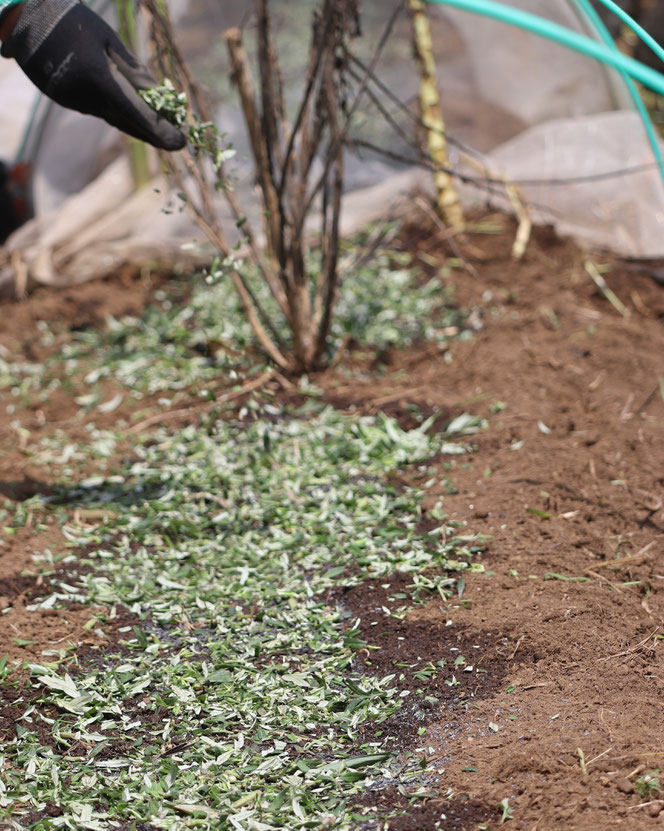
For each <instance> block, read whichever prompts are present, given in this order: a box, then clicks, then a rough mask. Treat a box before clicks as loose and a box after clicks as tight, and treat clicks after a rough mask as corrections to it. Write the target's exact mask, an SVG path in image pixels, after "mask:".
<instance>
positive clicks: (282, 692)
mask: <svg viewBox="0 0 664 831" xmlns="http://www.w3.org/2000/svg"><path fill="white" fill-rule="evenodd" d="M412 277H413V273H412V272H409V271H407V270H402V271H398V270H397V271H395V270H394V269H393V268H390V267H389V260H388V259H387V258H386V257H383V258H382V259H381V258H379V260H378V266H377V267H375V268H374V270H373V271H372V272H369V271H366V272H361V273H359V275H358V277H357V279H356V280H355V282H351V283H350V285H349V287H348V292H347V297H348V298H349V300H348V301H347V302H346V305H342V308H341V310H340V317H339V319H338V323H337V326H338V335H339V336H340V337H341V336H342V335H343V333H344V331H350V332H354V331H355V330H356V327H357V328H358V329H359V328H361V327H362V326H363V325H364V322H366V321H362V320H359V318H361V317H363V316H366V318H367V320H371V321H372V323H371V325H372V326H374V327H378V328H379V329H380V331H381V332H382V336H381V337H382V341H383V343H382V344H380V345H381V346H382V345H384V343H385V342H387V343H397V342H399V340H400V339H402V338H403V337H404V333H406V336H407V337H408V338H410V337H411V336H412V337H417V338H419V337H422V336H425V337H427V336H431V337H435V336H436V333H437V331H438V330H439V329H440V328H441V327H442V326H446V325H449V324H450V323H451V322H455V321H456V320H458V315H456V313H452V312H448V311H447V310H446V309H445V307H444V304H443V303H442V299H441V297H440V295H441V291H440V283H439V282H438V281H431V282H430V283H428V284H426V285H425V286H423V287H420V289H417V288H416V287H415V283H412V282H411V278H412ZM377 285H379V286H380V285H382V286H383V291H382V298H383V301H384V306H383V307H382V308H381V309H379V308H374V306H373V305H372V304H374V305H375V304H376V303H377V302H378V301H377V300H376V299H375V298H376V296H381V291H378V292H377V291H376V287H377ZM411 290H412V293H411ZM229 297H230V296H229V294H228V288H227V286H226V285H225V284H216V285H211V286H203V287H202V288H200V289H198V290H197V291H196V292H194V295H193V297H192V298H191V299H190V301H189V303H188V305H187V306H186V307H185V308H182V309H176V308H173V307H172V306H171V305H170V302H169V301H168V299H167V298H165V297H162V298H161V301H160V303H157V304H155V305H154V306H153V307H152V308H150V309H149V310H148V311H147V313H146V315H145V317H144V318H143V319H141V320H138V319H133V318H132V319H126V320H122V321H110V327H109V329H108V331H107V332H105V333H99V332H96V331H92V330H88V331H84V332H79V333H77V334H76V335H75V338H76V340H74V341H72V343H70V344H69V345H68V346H65V347H64V348H61V349H60V350H59V356H60V357H59V358H57V357H53V358H49V359H48V363H47V366H46V367H45V368H44V367H42V368H41V369H40V368H38V367H36V366H35V365H28V364H22V365H16V364H12V363H11V362H10V361H9V360H8V357H7V356H5V359H4V360H3V361H1V362H0V382H1V384H2V386H6V387H12V386H13V389H14V390H15V391H14V393H13V394H14V397H15V400H16V408H15V410H16V412H15V415H16V425H17V428H16V429H17V430H19V431H20V430H21V429H24V428H22V427H21V423H20V405H21V402H22V401H23V400H24V399H26V398H30V397H31V396H33V397H34V396H35V395H36V396H37V397H39V396H40V395H44V394H46V395H47V394H48V392H49V391H52V390H53V389H54V388H55V386H57V385H63V384H64V385H67V384H69V385H70V386H71V388H72V391H73V394H79V399H78V400H79V406H80V408H81V412H82V413H85V414H88V415H89V413H90V412H91V411H94V409H95V408H98V409H100V410H101V412H102V413H108V412H112V410H113V406H112V404H113V400H112V401H111V403H110V404H109V402H102V404H101V405H100V404H99V398H98V394H97V391H96V390H97V387H96V385H97V383H98V382H99V381H100V379H101V380H103V379H104V378H109V379H110V380H112V381H113V383H114V384H116V385H118V386H120V387H121V388H122V387H123V386H124V388H125V390H129V391H126V392H124V393H122V395H129V396H133V397H135V398H140V396H141V395H143V394H146V393H154V392H158V391H161V390H164V392H167V391H171V390H174V389H176V390H177V389H182V388H183V387H186V385H191V386H192V387H196V385H200V384H205V383H206V382H207V381H208V380H209V379H210V378H212V377H213V376H215V375H216V376H218V374H219V370H220V366H219V364H216V365H214V364H212V363H211V362H210V361H209V360H206V359H204V358H197V357H193V358H192V351H191V350H192V345H195V343H196V342H198V341H199V340H201V339H203V340H205V341H207V340H212V339H215V340H219V339H234V341H238V340H239V341H242V337H241V334H242V332H244V331H245V330H244V329H243V324H242V323H241V322H238V317H237V313H236V312H235V311H233V309H234V307H233V306H232V304H231V303H230V299H229ZM157 299H158V300H159V299H160V298H157ZM436 299H437V300H438V301H439V302H440V304H441V305H440V306H436V304H435V303H434V300H436ZM432 304H433V305H432ZM425 309H428V310H429V312H431V310H432V309H438V314H437V315H436V319H432V317H431V314H429V316H428V317H427V316H426V315H425V314H424V311H425ZM381 315H382V317H381ZM358 316H359V317H358ZM369 329H371V326H369ZM43 331H44V334H43V339H44V342H45V343H47V342H48V341H49V338H53V337H55V336H54V335H52V333H51V332H50V330H49V328H48V327H47V326H46V325H45V326H44V330H43ZM381 337H379V332H378V330H376V334H375V338H374V340H375V339H376V338H377V339H378V340H379V341H380V340H381ZM57 361H60V363H59V364H58V363H57ZM222 363H223V362H222ZM231 363H232V362H231V360H230V359H229V361H228V362H226V363H225V364H224V366H225V368H226V370H227V371H232V370H231ZM58 366H60V368H61V370H62V371H61V372H60V373H59V374H58V371H57V367H58ZM42 370H44V371H43V372H42ZM40 378H41V381H40ZM44 379H46V387H44V386H43V384H44ZM81 383H83V384H84V386H85V385H87V387H88V388H89V390H90V391H89V393H85V395H84V396H80V384H81ZM303 389H305V391H306V390H307V389H308V388H307V387H306V385H305V387H304V388H303ZM86 396H87V397H86ZM164 403H165V404H167V403H168V402H167V401H165V402H164ZM102 407H105V409H102ZM217 416H218V414H215V415H214V416H211V417H209V418H207V420H205V423H204V424H202V425H197V426H193V425H192V426H188V427H186V428H184V429H180V430H176V431H173V430H168V429H166V428H157V429H153V430H152V431H144V432H141V433H139V435H137V436H136V437H135V439H134V443H133V444H132V445H131V451H130V455H129V458H128V459H125V460H124V461H122V462H120V461H118V457H117V448H119V447H126V446H127V445H126V439H127V433H126V428H127V423H126V422H125V423H119V424H118V425H117V429H111V430H103V431H96V430H95V429H94V427H92V426H90V425H89V426H88V428H86V429H87V430H88V433H89V434H90V441H89V443H88V444H87V445H85V443H84V444H81V443H80V439H79V440H78V443H75V444H72V443H71V442H70V441H69V439H68V437H67V433H66V430H62V431H60V432H57V433H54V434H52V435H51V436H50V437H48V438H46V439H44V440H42V441H40V442H38V443H34V444H31V443H30V439H31V437H30V436H29V435H26V436H25V437H24V438H25V445H26V448H27V449H26V454H28V455H29V456H31V458H32V459H33V460H34V461H35V462H38V463H39V464H41V465H43V466H44V467H45V468H49V469H50V470H51V471H52V472H53V470H55V472H56V474H57V472H58V471H59V475H60V477H61V478H60V484H55V485H53V486H52V487H51V491H50V494H49V496H48V497H35V498H34V499H33V500H30V501H29V502H27V503H23V504H20V505H19V506H18V507H17V508H16V510H15V512H14V514H13V515H12V514H11V513H10V512H9V509H5V510H4V511H3V524H4V525H5V526H7V528H8V529H9V530H11V527H12V525H14V526H15V525H19V524H21V523H22V522H24V521H25V517H26V514H28V513H29V512H30V511H31V510H33V509H34V510H35V511H38V510H39V511H47V512H52V513H53V514H54V515H55V516H58V517H60V519H61V521H62V522H64V523H65V524H64V525H63V532H64V534H65V536H66V538H67V539H68V540H69V541H70V543H69V547H68V548H67V549H65V550H64V551H60V552H55V554H53V553H52V552H50V551H48V550H47V551H45V552H44V553H43V555H42V561H41V563H40V568H41V569H42V570H44V573H45V576H46V577H47V578H48V580H49V582H48V586H49V589H48V592H49V593H48V594H47V595H46V596H44V597H43V598H40V599H39V600H37V601H36V602H35V603H34V606H33V607H32V608H34V610H35V612H38V611H40V610H43V609H49V608H54V609H57V608H65V609H66V608H68V607H71V604H81V605H82V606H83V608H89V609H90V621H89V628H90V630H91V631H93V632H95V633H96V636H97V637H98V638H99V639H102V640H103V639H104V638H105V637H106V636H107V635H108V639H107V642H108V643H109V644H110V646H108V647H107V648H104V649H101V648H97V649H95V648H90V647H88V648H87V649H86V651H85V652H81V653H80V654H79V656H78V657H76V656H73V657H72V655H71V654H70V653H68V652H67V651H63V652H61V653H53V652H51V653H45V654H44V656H43V658H44V660H43V662H42V663H40V664H30V665H27V666H26V667H24V668H22V670H21V669H20V668H16V670H15V669H14V668H13V667H11V666H9V665H7V666H4V665H2V664H0V675H2V676H4V680H3V682H2V685H1V686H0V696H2V697H3V698H4V701H5V703H6V702H9V703H10V704H11V708H10V709H11V712H12V713H14V714H15V725H14V729H13V730H10V731H8V735H6V736H5V740H4V742H3V744H2V747H1V748H0V772H1V774H0V776H1V778H0V825H1V826H2V827H8V828H16V829H21V828H35V829H46V828H60V827H64V828H75V829H78V828H87V829H111V828H118V829H125V828H136V829H140V828H164V829H180V828H182V829H184V828H193V827H196V828H210V829H238V830H239V829H243V830H244V829H246V831H268V829H273V828H274V829H276V828H288V829H299V828H312V829H323V828H337V829H344V828H352V827H358V823H360V824H361V823H362V822H363V821H366V817H365V816H363V814H362V812H361V808H359V807H358V808H352V807H349V805H353V804H354V803H355V804H357V796H358V794H361V793H364V792H366V791H367V790H369V789H371V788H380V787H390V788H393V787H395V786H397V787H398V788H399V789H400V792H401V793H402V794H403V795H405V796H407V797H409V798H412V799H415V800H417V798H418V795H424V794H425V793H426V787H425V785H426V782H427V781H431V777H432V776H435V773H434V772H433V770H432V771H429V770H428V768H427V764H426V762H424V763H423V762H422V760H421V759H420V758H415V756H411V755H408V754H405V755H402V756H398V755H394V754H393V753H392V752H391V745H390V746H389V747H390V749H388V745H387V744H386V743H385V739H386V737H385V736H384V735H383V734H382V733H381V731H380V729H379V725H381V724H383V723H385V722H386V721H387V720H388V719H389V718H390V717H391V716H393V715H394V714H395V713H396V712H397V711H399V709H400V708H401V707H402V704H403V702H404V701H405V700H406V699H407V698H408V697H409V696H418V695H419V696H422V697H425V695H426V693H425V692H423V691H421V690H418V689H416V688H413V689H412V690H410V689H404V688H403V684H401V685H400V686H398V685H397V684H395V683H394V675H387V676H383V675H377V676H375V677H374V676H372V675H370V674H368V672H367V670H366V669H362V670H360V669H359V668H358V667H356V666H355V664H354V657H355V655H356V653H357V652H358V651H359V650H364V649H368V650H371V649H372V647H373V646H374V645H373V644H371V643H370V642H368V643H367V642H365V640H363V639H362V638H361V637H360V635H359V621H358V620H354V619H353V618H352V615H351V613H350V612H348V611H347V610H346V609H345V608H344V607H343V605H342V603H341V602H340V601H338V600H337V599H335V598H339V597H341V596H342V593H340V592H339V591H338V589H339V588H340V587H346V586H350V585H356V584H358V583H360V582H361V581H363V580H366V579H369V578H370V579H373V580H375V579H377V578H378V579H380V578H383V577H385V578H387V577H388V575H390V574H393V573H395V572H400V573H401V574H407V575H409V582H408V585H407V589H406V595H407V600H408V602H411V603H416V602H420V601H424V600H426V599H428V598H430V597H431V596H432V595H436V594H438V595H439V596H441V597H443V598H447V597H448V596H449V595H450V594H451V593H452V592H453V591H454V590H455V585H456V582H457V579H458V574H459V573H462V574H463V573H464V572H467V571H468V570H471V569H474V568H478V566H476V565H474V564H473V562H472V559H473V554H474V553H475V552H476V551H477V550H478V540H477V539H476V538H475V537H473V536H472V535H470V534H466V533H465V531H464V529H462V528H454V527H452V526H450V525H449V524H447V523H445V522H444V520H443V518H442V514H440V516H441V526H440V527H439V528H433V530H428V531H422V530H421V529H420V525H421V524H420V522H419V520H420V502H421V498H422V495H423V492H424V491H425V490H426V488H427V484H428V483H427V482H426V470H427V463H428V461H429V460H430V459H432V458H434V457H437V456H439V455H440V454H441V453H442V454H463V453H465V452H467V451H468V447H467V446H466V444H465V442H464V438H463V436H465V435H467V434H469V433H472V432H475V431H476V430H477V429H479V428H480V427H481V424H480V423H479V422H478V421H477V420H475V419H472V418H470V417H467V416H461V417H458V418H456V419H455V420H454V421H453V422H451V423H450V424H448V425H447V429H446V431H445V432H444V433H441V434H437V435H432V434H431V431H430V428H431V423H432V420H428V421H425V422H423V423H422V424H421V425H420V426H419V427H418V428H417V429H414V430H410V431H404V430H402V429H401V428H400V427H399V425H398V424H397V423H396V422H395V421H394V420H392V419H390V418H388V417H386V416H382V415H378V416H376V417H371V418H369V417H351V416H347V415H343V414H341V413H339V412H338V411H336V410H334V409H332V408H329V407H325V406H323V405H322V404H321V403H320V402H319V401H318V400H316V397H315V395H313V396H312V397H310V398H309V399H307V403H306V404H305V405H304V406H303V407H301V408H300V409H298V410H296V411H288V410H287V409H285V408H284V407H283V406H281V405H279V404H278V402H276V401H272V402H269V401H266V400H265V398H261V399H260V400H254V401H253V402H249V405H247V406H244V407H243V408H242V410H241V411H240V412H239V413H235V414H233V415H231V416H228V417H227V418H226V419H220V418H218V417H217ZM25 432H27V431H25ZM95 458H96V459H97V460H98V461H99V464H97V465H96V467H95V465H94V464H93V465H92V466H89V467H88V470H89V471H93V472H94V470H95V469H96V471H98V472H96V473H94V475H88V477H87V478H86V479H83V480H82V481H76V468H77V459H78V460H82V461H86V460H87V461H91V460H92V461H93V460H94V459H95ZM404 469H409V470H411V471H412V470H415V471H416V472H417V473H418V477H417V478H418V481H424V485H423V486H422V487H423V490H417V489H414V488H410V487H405V486H404V485H402V484H401V481H402V480H401V477H397V476H396V475H395V474H396V472H397V471H399V470H404ZM76 511H79V512H80V515H81V516H85V517H86V518H87V519H88V521H95V522H98V524H96V525H95V524H92V525H83V526H82V525H81V524H74V523H71V524H70V520H69V519H68V517H70V516H71V514H72V512H76ZM435 515H436V512H435V511H434V512H433V516H435ZM429 516H431V512H430V513H429ZM427 528H430V523H429V522H428V523H427ZM404 602H406V601H404ZM386 614H389V610H386ZM6 712H7V709H6V707H5V713H6ZM374 725H375V727H376V734H379V733H380V734H381V738H380V739H377V740H376V741H371V740H367V736H371V735H372V730H371V728H372V727H373V726H374ZM360 735H361V736H362V739H361V740H360V738H359V736H360Z"/></svg>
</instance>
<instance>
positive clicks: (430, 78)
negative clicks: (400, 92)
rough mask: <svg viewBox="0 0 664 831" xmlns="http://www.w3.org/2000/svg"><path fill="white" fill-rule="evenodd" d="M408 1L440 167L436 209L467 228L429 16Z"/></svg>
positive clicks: (425, 115) (427, 122)
mask: <svg viewBox="0 0 664 831" xmlns="http://www.w3.org/2000/svg"><path fill="white" fill-rule="evenodd" d="M408 5H409V8H410V13H411V16H412V19H413V43H414V48H415V57H416V59H417V63H418V67H419V72H420V108H421V110H422V122H423V124H424V128H425V130H426V138H427V147H428V150H429V154H430V155H431V158H432V159H433V160H434V162H435V163H436V165H437V166H438V168H439V169H438V170H436V172H435V173H434V183H435V186H436V193H437V199H436V209H437V211H438V215H439V216H440V218H441V219H443V220H444V221H445V222H447V224H448V225H449V226H450V227H451V228H452V230H453V231H457V232H459V231H463V230H464V228H465V220H464V216H463V210H462V208H461V203H460V202H459V193H458V191H457V189H456V186H455V184H454V180H453V179H452V177H451V176H450V175H449V173H446V172H445V170H449V168H450V161H449V155H448V152H447V141H446V139H445V121H444V119H443V111H442V107H441V104H440V95H439V94H438V83H437V79H436V63H435V61H434V57H433V43H432V40H431V28H430V26H429V18H428V17H427V13H426V10H425V4H424V2H422V0H409V3H408Z"/></svg>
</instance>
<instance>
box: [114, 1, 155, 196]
mask: <svg viewBox="0 0 664 831" xmlns="http://www.w3.org/2000/svg"><path fill="white" fill-rule="evenodd" d="M115 11H116V14H117V16H118V31H119V33H120V37H121V39H122V41H123V42H124V44H125V46H126V47H127V48H128V49H130V50H132V51H134V50H135V49H136V11H135V9H134V6H133V3H132V0H115ZM129 166H130V168H131V178H132V181H133V183H134V190H140V189H141V188H142V187H144V186H145V185H147V184H148V182H149V181H150V179H151V178H152V176H151V174H150V158H149V156H148V148H147V145H146V144H144V143H143V142H142V141H141V140H140V139H136V138H130V139H129Z"/></svg>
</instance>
